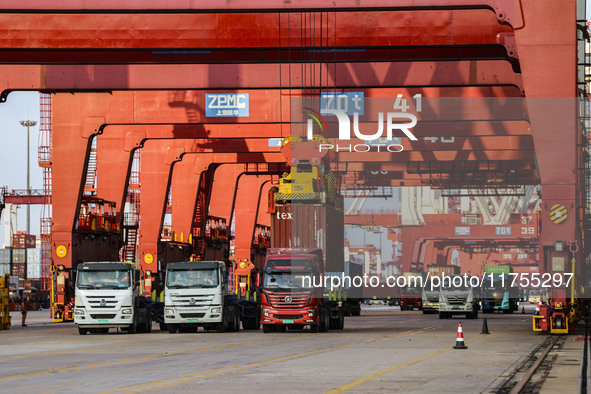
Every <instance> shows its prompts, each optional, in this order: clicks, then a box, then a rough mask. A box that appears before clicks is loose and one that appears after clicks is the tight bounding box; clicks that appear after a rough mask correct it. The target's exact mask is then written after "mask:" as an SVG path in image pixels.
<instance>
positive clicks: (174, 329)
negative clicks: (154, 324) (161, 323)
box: [166, 324, 178, 334]
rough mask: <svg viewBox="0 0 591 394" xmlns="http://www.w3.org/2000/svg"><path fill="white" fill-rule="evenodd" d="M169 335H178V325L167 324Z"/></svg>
mask: <svg viewBox="0 0 591 394" xmlns="http://www.w3.org/2000/svg"><path fill="white" fill-rule="evenodd" d="M166 326H167V327H166V328H167V329H168V333H169V334H176V332H177V330H178V326H177V325H176V324H166Z"/></svg>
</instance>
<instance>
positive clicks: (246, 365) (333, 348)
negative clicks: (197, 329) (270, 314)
mask: <svg viewBox="0 0 591 394" xmlns="http://www.w3.org/2000/svg"><path fill="white" fill-rule="evenodd" d="M432 329H434V327H427V328H423V329H421V330H411V331H406V332H403V333H397V334H392V335H389V336H387V337H376V338H369V339H365V340H362V341H359V342H357V343H347V344H341V345H333V346H328V347H325V348H321V349H313V350H307V351H305V352H300V353H295V354H291V355H286V356H279V357H272V358H268V359H263V360H259V361H251V362H248V363H241V364H236V365H229V366H226V367H220V368H214V369H210V370H206V371H200V372H193V373H189V374H185V375H181V376H176V377H171V378H165V379H160V380H155V381H153V382H149V383H142V384H138V385H135V386H129V387H124V388H120V389H116V390H111V391H105V392H103V393H101V394H108V393H117V392H122V391H128V390H133V392H144V391H151V390H157V389H163V388H167V387H171V386H176V385H178V384H183V383H188V382H193V381H196V380H200V379H206V378H210V377H214V376H218V375H223V374H228V373H233V372H237V371H242V370H245V369H250V368H257V367H262V366H266V365H271V364H277V363H281V362H286V361H291V360H297V359H301V358H304V357H310V356H316V355H319V354H323V353H328V352H332V351H336V350H342V349H349V348H353V347H357V346H361V345H365V344H367V343H371V342H378V341H386V340H390V339H394V338H402V337H405V336H408V335H413V334H418V333H422V332H425V331H429V330H432ZM203 374H207V375H203ZM197 375H202V376H197ZM183 378H189V379H184V380H181V381H178V382H172V383H167V384H163V385H160V386H153V385H155V384H159V383H164V382H170V381H172V380H176V379H183ZM147 386H153V387H147ZM142 387H145V388H143V389H139V388H142ZM138 389H139V390H138Z"/></svg>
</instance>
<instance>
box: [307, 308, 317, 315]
mask: <svg viewBox="0 0 591 394" xmlns="http://www.w3.org/2000/svg"><path fill="white" fill-rule="evenodd" d="M314 313H316V309H308V317H312V316H314Z"/></svg>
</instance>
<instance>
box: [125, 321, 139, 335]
mask: <svg viewBox="0 0 591 394" xmlns="http://www.w3.org/2000/svg"><path fill="white" fill-rule="evenodd" d="M136 332H137V326H136V325H135V323H133V324H132V325H131V326H129V328H128V329H127V333H128V334H135V333H136Z"/></svg>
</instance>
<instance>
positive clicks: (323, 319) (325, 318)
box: [319, 308, 330, 332]
mask: <svg viewBox="0 0 591 394" xmlns="http://www.w3.org/2000/svg"><path fill="white" fill-rule="evenodd" d="M319 326H320V327H319V331H320V332H326V331H328V330H329V327H330V312H329V311H328V310H326V308H323V309H321V310H320V322H319Z"/></svg>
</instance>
